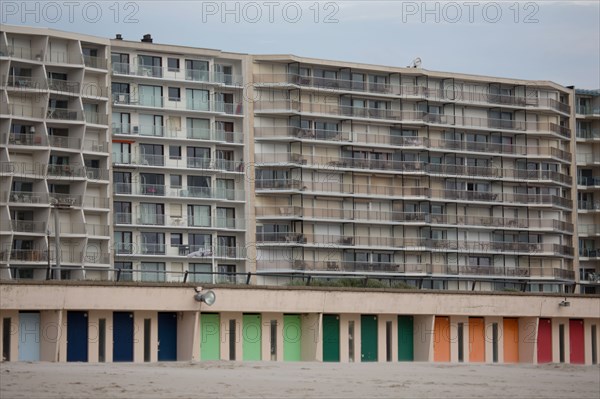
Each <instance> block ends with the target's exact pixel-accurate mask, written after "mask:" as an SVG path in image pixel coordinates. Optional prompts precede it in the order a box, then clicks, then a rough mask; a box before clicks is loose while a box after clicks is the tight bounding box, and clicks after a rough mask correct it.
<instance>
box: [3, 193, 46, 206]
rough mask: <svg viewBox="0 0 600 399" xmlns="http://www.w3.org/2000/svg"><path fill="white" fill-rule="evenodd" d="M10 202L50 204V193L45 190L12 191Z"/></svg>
mask: <svg viewBox="0 0 600 399" xmlns="http://www.w3.org/2000/svg"><path fill="white" fill-rule="evenodd" d="M8 202H9V203H15V204H48V194H47V193H43V192H30V191H11V192H10V195H9V197H8Z"/></svg>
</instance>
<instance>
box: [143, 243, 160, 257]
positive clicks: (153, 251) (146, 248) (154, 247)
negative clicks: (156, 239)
mask: <svg viewBox="0 0 600 399" xmlns="http://www.w3.org/2000/svg"><path fill="white" fill-rule="evenodd" d="M139 248H140V255H164V254H165V244H146V243H142V244H140V245H139Z"/></svg>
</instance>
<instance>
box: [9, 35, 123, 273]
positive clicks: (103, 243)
mask: <svg viewBox="0 0 600 399" xmlns="http://www.w3.org/2000/svg"><path fill="white" fill-rule="evenodd" d="M108 55H109V41H108V40H106V39H102V38H97V37H91V36H86V35H81V34H70V33H63V32H54V31H52V32H50V31H47V30H44V29H36V30H34V29H30V28H20V27H11V28H10V30H7V31H3V32H1V33H0V79H1V85H0V86H1V87H0V96H1V97H2V99H1V101H0V115H1V116H2V119H1V120H0V132H1V133H0V143H1V146H0V165H1V167H0V187H1V188H0V278H2V279H11V278H12V279H38V280H40V279H42V280H43V279H45V278H46V277H48V275H49V269H48V266H51V267H58V269H57V270H60V273H58V272H56V273H55V275H54V276H53V277H54V278H64V279H106V278H107V277H108V271H107V270H108V269H110V268H111V267H112V259H111V249H112V240H111V237H112V229H111V213H110V212H111V211H110V209H111V201H110V192H111V190H110V181H111V177H110V174H109V168H110V153H109V151H110V149H109V143H110V139H111V138H110V133H109V130H108V112H109V110H110V103H109V93H108V87H109V81H110V76H109V72H108V62H107V60H108Z"/></svg>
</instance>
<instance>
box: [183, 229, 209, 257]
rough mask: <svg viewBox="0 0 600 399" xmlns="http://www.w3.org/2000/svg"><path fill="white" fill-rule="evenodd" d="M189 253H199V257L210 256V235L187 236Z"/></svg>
mask: <svg viewBox="0 0 600 399" xmlns="http://www.w3.org/2000/svg"><path fill="white" fill-rule="evenodd" d="M188 242H189V244H190V253H192V252H196V251H200V252H201V254H199V255H207V256H208V255H210V247H211V245H212V237H211V235H210V234H189V235H188Z"/></svg>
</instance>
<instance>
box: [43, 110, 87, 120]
mask: <svg viewBox="0 0 600 399" xmlns="http://www.w3.org/2000/svg"><path fill="white" fill-rule="evenodd" d="M46 117H47V118H48V119H53V120H66V121H80V122H83V115H82V113H81V111H76V110H70V109H66V108H49V109H48V113H47V114H46Z"/></svg>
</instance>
